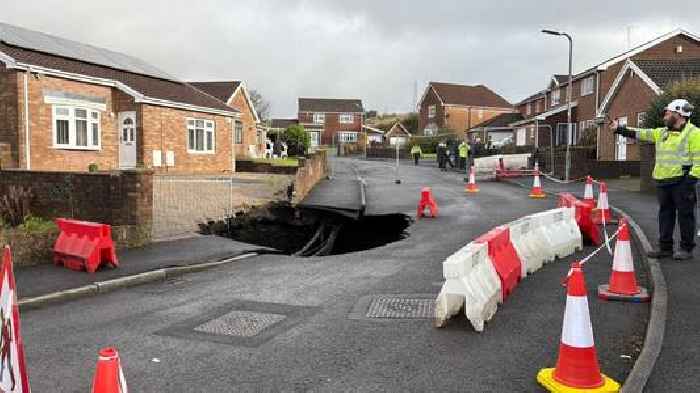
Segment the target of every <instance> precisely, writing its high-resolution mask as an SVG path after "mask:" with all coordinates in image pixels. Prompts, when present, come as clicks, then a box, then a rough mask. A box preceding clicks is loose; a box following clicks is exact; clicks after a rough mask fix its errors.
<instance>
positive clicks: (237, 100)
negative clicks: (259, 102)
mask: <svg viewBox="0 0 700 393" xmlns="http://www.w3.org/2000/svg"><path fill="white" fill-rule="evenodd" d="M229 106H231V107H232V108H235V109H238V110H239V111H240V112H241V117H240V119H238V121H240V122H242V123H243V141H242V143H237V144H235V145H234V149H235V152H236V159H245V158H252V157H250V152H249V150H248V146H250V145H253V146H255V148H256V149H257V150H258V151H260V146H258V140H257V127H256V122H255V116H253V111H252V108H251V107H250V105H248V100H246V98H245V94H243V88H239V89H238V93H236V95H235V96H234V97H233V99H232V100H231V101H230V102H229ZM263 148H264V147H263Z"/></svg>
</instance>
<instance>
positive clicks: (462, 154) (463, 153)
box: [459, 142, 469, 158]
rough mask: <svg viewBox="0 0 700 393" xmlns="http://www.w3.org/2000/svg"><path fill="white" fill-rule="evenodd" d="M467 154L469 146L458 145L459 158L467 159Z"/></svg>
mask: <svg viewBox="0 0 700 393" xmlns="http://www.w3.org/2000/svg"><path fill="white" fill-rule="evenodd" d="M468 152H469V145H467V144H466V143H464V142H462V143H461V144H460V145H459V156H460V157H461V158H467V153H468Z"/></svg>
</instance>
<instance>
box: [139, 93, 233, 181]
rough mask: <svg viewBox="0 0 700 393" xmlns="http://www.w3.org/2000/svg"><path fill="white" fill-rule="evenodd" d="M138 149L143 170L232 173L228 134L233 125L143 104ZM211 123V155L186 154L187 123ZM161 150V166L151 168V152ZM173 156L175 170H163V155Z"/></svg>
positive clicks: (218, 118)
mask: <svg viewBox="0 0 700 393" xmlns="http://www.w3.org/2000/svg"><path fill="white" fill-rule="evenodd" d="M139 117H140V119H139V121H140V124H141V125H142V127H141V129H142V132H141V133H140V135H141V136H142V139H140V143H141V144H140V147H139V150H141V151H142V157H143V160H142V161H141V163H142V164H143V166H144V167H146V168H153V170H155V171H156V172H168V173H220V172H231V170H232V168H233V165H234V163H233V157H232V154H231V145H232V144H231V141H232V139H231V132H232V127H233V122H232V121H231V122H230V121H229V118H227V117H225V116H219V115H212V114H208V113H201V112H192V111H185V110H180V109H174V108H166V107H161V106H155V105H150V104H142V105H141V112H140V116H139ZM188 118H196V119H203V120H214V123H215V125H214V128H215V134H214V135H215V136H214V147H215V148H214V153H211V154H209V153H189V152H188V151H187V119H188ZM154 150H160V151H161V154H162V157H161V161H162V166H161V167H153V151H154ZM167 151H173V152H174V153H175V166H174V167H166V166H165V164H166V152H167Z"/></svg>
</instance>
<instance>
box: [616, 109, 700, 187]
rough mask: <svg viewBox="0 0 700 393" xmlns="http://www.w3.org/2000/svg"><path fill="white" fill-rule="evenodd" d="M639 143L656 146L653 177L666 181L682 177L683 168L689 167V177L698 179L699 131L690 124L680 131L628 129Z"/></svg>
mask: <svg viewBox="0 0 700 393" xmlns="http://www.w3.org/2000/svg"><path fill="white" fill-rule="evenodd" d="M629 129H630V130H632V131H634V132H635V133H636V134H637V139H638V140H640V141H647V142H654V143H655V144H656V165H655V166H654V174H653V177H654V179H656V180H668V179H673V178H676V177H681V176H683V167H690V172H689V175H690V176H693V177H695V178H700V129H699V128H697V127H695V126H694V125H693V124H691V123H690V122H688V123H686V124H685V128H683V130H682V131H670V130H669V129H668V128H666V127H662V128H653V129H652V128H629Z"/></svg>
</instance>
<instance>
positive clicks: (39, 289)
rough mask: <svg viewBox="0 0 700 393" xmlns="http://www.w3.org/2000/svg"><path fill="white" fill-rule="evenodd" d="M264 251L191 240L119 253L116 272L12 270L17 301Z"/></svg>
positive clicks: (230, 243) (48, 267) (209, 239)
mask: <svg viewBox="0 0 700 393" xmlns="http://www.w3.org/2000/svg"><path fill="white" fill-rule="evenodd" d="M270 251H271V249H270V248H267V247H261V246H256V245H252V244H247V243H241V242H236V241H232V240H229V239H225V238H221V237H217V236H194V237H190V238H184V239H179V240H172V241H167V242H157V243H151V244H149V245H147V246H145V247H142V248H134V249H129V250H124V251H120V252H118V254H117V258H118V259H119V267H118V268H116V269H115V268H110V267H107V266H103V267H101V268H100V270H98V271H97V272H95V273H93V274H90V273H87V272H76V271H73V270H69V269H66V268H63V267H56V266H54V265H53V264H42V265H35V266H28V267H20V268H16V269H15V281H16V284H17V288H18V294H19V296H20V301H22V300H24V299H29V298H34V297H38V296H44V295H48V294H51V293H56V292H60V291H66V290H69V289H73V288H78V287H82V286H85V285H90V284H94V283H96V282H102V281H107V280H113V279H118V278H122V277H128V276H133V275H136V274H140V273H146V272H150V271H154V270H158V269H163V268H170V267H178V266H190V265H195V264H201V263H206V262H213V261H218V260H223V259H227V258H232V257H236V256H239V255H244V254H249V253H264V252H270Z"/></svg>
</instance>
